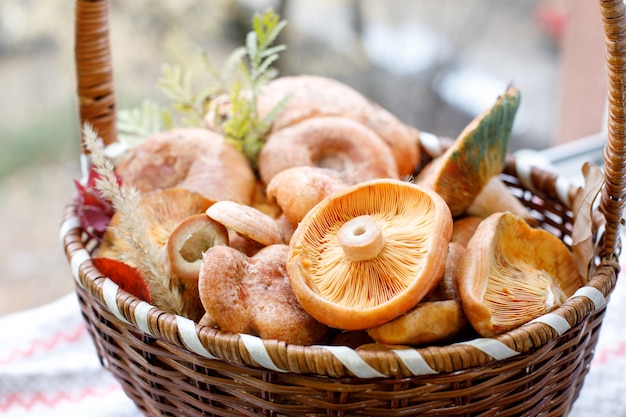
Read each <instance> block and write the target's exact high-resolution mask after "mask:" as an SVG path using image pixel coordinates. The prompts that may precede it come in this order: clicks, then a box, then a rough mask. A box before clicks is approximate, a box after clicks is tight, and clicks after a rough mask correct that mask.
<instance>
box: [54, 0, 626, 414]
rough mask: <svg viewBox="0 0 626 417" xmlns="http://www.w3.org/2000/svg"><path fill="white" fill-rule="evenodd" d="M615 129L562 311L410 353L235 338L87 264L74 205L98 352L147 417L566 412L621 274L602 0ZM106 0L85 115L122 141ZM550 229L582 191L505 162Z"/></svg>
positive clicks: (79, 46) (80, 39)
mask: <svg viewBox="0 0 626 417" xmlns="http://www.w3.org/2000/svg"><path fill="white" fill-rule="evenodd" d="M600 5H601V8H602V14H603V17H604V30H605V34H606V45H607V62H608V64H609V75H610V76H609V91H608V95H609V126H608V127H609V129H608V144H607V146H606V148H605V154H604V159H605V161H604V162H605V166H604V172H605V180H606V183H605V186H604V188H603V192H602V195H601V203H600V206H599V209H598V210H601V211H602V212H603V213H604V215H605V217H606V220H607V223H606V228H605V230H604V233H603V238H602V241H601V244H600V246H599V248H598V258H599V261H598V268H597V270H596V272H595V274H594V276H593V277H592V279H591V280H590V282H589V285H588V286H586V287H583V288H582V289H581V290H579V291H578V292H577V293H576V294H575V295H574V296H573V297H572V298H570V299H569V300H568V301H567V302H566V303H565V304H564V305H563V306H561V307H560V308H558V309H557V310H556V311H554V312H552V313H550V314H547V315H545V316H542V317H540V318H539V319H537V320H534V321H533V322H531V323H528V324H526V325H524V326H522V327H520V328H518V329H516V330H513V331H511V332H508V333H505V334H503V335H500V336H498V337H494V338H491V339H475V340H471V341H467V342H463V343H456V344H452V345H448V346H433V347H425V348H420V349H407V350H401V351H387V352H380V351H377V352H374V351H358V352H357V351H355V350H352V349H350V348H347V347H337V346H293V345H286V344H285V343H282V342H278V341H274V340H261V339H259V338H257V337H253V336H250V335H243V334H230V333H225V332H222V331H218V330H216V329H212V328H207V327H203V326H199V325H197V324H196V323H194V322H192V321H191V320H189V319H186V318H183V317H180V316H175V315H171V314H168V313H165V312H163V311H160V310H159V309H157V308H155V307H153V306H151V305H149V304H147V303H146V302H143V301H141V300H139V299H137V298H135V297H133V296H131V295H130V294H128V293H126V292H124V291H122V290H121V289H119V287H118V286H117V285H116V284H114V283H113V282H112V281H111V280H110V279H108V278H106V277H104V276H103V274H102V273H100V272H99V271H98V270H97V269H96V268H95V267H94V266H93V264H92V262H91V259H90V248H92V247H93V243H94V242H90V241H89V240H88V239H87V237H86V234H85V233H84V232H83V231H82V230H81V229H80V227H79V222H78V219H77V216H76V206H75V204H70V205H68V207H67V209H66V211H65V216H64V221H63V223H62V226H61V236H62V239H63V244H64V248H65V252H66V255H67V259H68V261H69V264H70V266H71V271H72V274H73V276H74V278H75V280H76V283H77V286H76V292H77V294H78V298H79V300H80V305H81V309H82V313H83V315H84V318H85V321H86V322H87V326H88V329H89V332H90V334H91V336H92V338H93V341H94V344H95V346H96V348H97V352H98V355H99V356H100V359H101V362H102V364H103V366H104V367H106V368H107V369H108V370H109V371H110V372H111V373H112V374H113V375H114V376H115V378H116V379H117V380H118V381H119V382H120V383H121V385H122V387H123V389H124V391H125V392H126V394H127V395H128V396H129V397H130V398H131V399H132V400H133V401H134V402H135V403H136V405H137V406H138V407H139V409H140V410H141V411H142V412H143V413H145V414H146V415H149V416H157V415H168V416H177V417H180V416H251V415H265V416H283V415H285V416H308V415H326V416H347V415H370V416H386V417H389V416H408V415H437V416H470V415H471V416H478V415H480V416H496V415H497V416H513V415H515V416H517V415H528V416H539V415H541V416H544V415H545V416H562V415H566V414H567V413H568V411H569V410H570V408H571V406H572V404H573V402H574V401H575V400H576V398H577V396H578V393H579V391H580V389H581V387H582V385H583V381H584V378H585V375H586V374H587V372H588V371H589V364H590V362H591V360H592V357H593V354H594V347H595V345H596V342H597V340H598V334H599V331H600V327H601V323H602V318H603V315H604V312H605V302H606V300H607V299H608V296H609V294H610V293H611V291H612V290H613V288H614V286H615V283H616V279H617V274H618V268H619V266H618V255H619V253H618V252H619V247H620V245H619V233H618V227H619V226H620V224H621V213H622V206H623V196H624V189H625V187H624V185H625V184H624V182H625V181H626V168H625V167H624V155H625V153H626V149H625V148H626V141H625V140H624V137H625V134H626V132H625V129H626V123H625V120H624V118H625V117H626V116H625V115H624V108H625V106H624V100H625V99H626V82H625V81H624V76H625V74H624V70H623V68H624V55H625V51H626V38H625V37H626V17H625V16H624V13H625V10H624V8H625V6H624V4H623V2H622V0H601V1H600ZM108 7H109V4H108V1H106V0H96V1H88V0H77V1H76V65H77V76H78V95H79V102H80V106H79V107H80V119H81V123H82V122H90V123H91V124H92V125H93V126H94V127H95V129H96V130H97V131H98V132H99V134H100V136H101V137H102V138H103V139H104V141H105V143H111V142H114V141H115V140H116V130H115V111H116V100H115V96H114V92H113V81H112V68H111V60H110V50H109V41H108ZM502 178H503V179H504V181H505V182H506V183H507V184H508V185H509V187H510V189H511V191H512V192H513V193H514V194H515V195H517V196H519V198H520V199H521V201H522V202H523V203H524V204H525V205H526V206H528V207H529V208H531V209H532V211H533V213H534V214H535V216H536V218H537V220H538V221H539V222H540V224H541V225H542V227H544V228H546V229H548V230H550V231H551V232H553V233H555V234H556V235H557V236H559V237H560V238H561V239H563V240H564V241H565V242H566V243H571V230H572V223H573V220H572V217H573V215H572V213H571V211H570V210H569V208H568V207H569V206H570V204H569V199H570V197H571V195H572V192H573V188H572V187H571V186H569V183H568V182H567V181H566V180H565V179H564V178H561V177H558V176H556V175H555V174H553V173H549V172H546V171H544V170H542V169H539V168H537V167H531V166H528V165H525V164H521V163H520V161H515V160H514V159H510V160H509V161H508V162H507V165H506V170H505V172H504V174H503V175H502Z"/></svg>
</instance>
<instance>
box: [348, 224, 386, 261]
mask: <svg viewBox="0 0 626 417" xmlns="http://www.w3.org/2000/svg"><path fill="white" fill-rule="evenodd" d="M337 239H338V240H339V244H340V245H341V247H342V249H343V251H344V252H345V254H346V255H347V256H348V257H349V258H350V259H352V260H353V261H355V262H360V261H367V260H370V259H374V258H375V257H377V256H378V254H379V253H380V252H381V251H382V250H383V248H384V247H385V237H384V236H383V233H382V230H381V229H380V226H379V225H378V223H376V220H374V218H373V217H372V216H370V215H363V216H358V217H355V218H353V219H350V220H348V221H347V222H345V223H344V225H343V226H341V229H340V230H339V234H338V235H337Z"/></svg>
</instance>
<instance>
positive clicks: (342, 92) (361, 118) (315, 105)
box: [205, 75, 420, 176]
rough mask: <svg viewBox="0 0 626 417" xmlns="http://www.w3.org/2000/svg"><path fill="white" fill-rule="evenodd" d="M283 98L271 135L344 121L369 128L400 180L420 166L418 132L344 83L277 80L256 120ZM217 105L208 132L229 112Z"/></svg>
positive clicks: (268, 89)
mask: <svg viewBox="0 0 626 417" xmlns="http://www.w3.org/2000/svg"><path fill="white" fill-rule="evenodd" d="M285 97H289V99H288V102H287V105H286V107H285V109H284V110H283V111H282V112H280V113H279V114H278V116H277V118H276V119H275V120H274V123H273V125H272V132H276V131H279V130H281V129H284V128H286V127H289V126H293V125H295V124H297V123H300V122H302V121H303V120H305V119H310V118H315V117H325V116H337V117H343V118H346V119H351V120H354V121H356V122H359V123H361V124H362V125H364V126H366V127H368V128H369V129H371V130H373V131H374V132H375V133H376V134H377V135H378V136H380V138H382V140H383V141H384V142H385V143H387V145H388V146H389V147H390V148H391V151H392V153H393V155H394V158H395V160H396V164H397V167H398V172H399V174H400V176H405V175H410V174H412V173H413V171H414V170H415V167H416V165H417V164H418V163H419V159H420V148H419V132H418V131H417V130H416V129H415V128H413V127H411V126H409V125H407V124H405V123H403V122H401V121H400V120H399V119H398V118H397V117H396V116H394V115H393V114H392V113H391V112H389V111H387V110H386V109H384V108H382V107H381V106H379V105H377V104H375V103H373V102H372V101H370V100H369V99H368V98H366V97H365V96H364V95H363V94H361V93H359V92H358V91H357V90H355V89H353V88H352V87H350V86H348V85H346V84H344V83H341V82H339V81H337V80H334V79H331V78H326V77H320V76H316V75H294V76H286V77H279V78H276V79H274V80H272V81H270V82H269V83H267V84H266V85H265V86H264V87H263V89H262V90H261V93H260V94H259V96H258V98H257V104H258V113H259V117H260V118H263V117H265V116H267V115H268V114H269V113H270V112H271V111H272V110H273V109H274V108H275V106H276V105H278V104H279V103H280V102H281V101H282V100H283V99H285ZM218 103H219V104H218V105H217V106H216V107H215V108H214V109H213V110H212V111H210V112H209V114H208V115H207V117H206V118H205V121H206V123H207V125H208V126H209V128H212V127H213V125H214V122H213V120H214V118H215V112H218V113H224V112H226V113H227V112H228V110H227V108H228V104H227V103H224V102H223V101H222V102H219V101H218Z"/></svg>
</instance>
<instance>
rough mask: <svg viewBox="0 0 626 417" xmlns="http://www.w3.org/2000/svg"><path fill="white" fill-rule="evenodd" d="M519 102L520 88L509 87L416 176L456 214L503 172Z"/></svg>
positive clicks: (462, 210) (461, 211)
mask: <svg viewBox="0 0 626 417" xmlns="http://www.w3.org/2000/svg"><path fill="white" fill-rule="evenodd" d="M519 102H520V94H519V91H518V90H517V89H516V88H514V87H509V88H508V89H507V90H506V91H505V93H504V94H502V95H500V96H499V97H498V99H497V100H496V102H495V103H494V104H493V106H492V107H491V108H490V109H488V110H487V111H485V112H484V113H482V114H481V115H479V116H478V117H476V118H475V119H474V120H472V122H470V123H469V124H468V125H467V126H466V127H465V129H463V131H462V132H461V134H460V135H459V137H458V138H457V139H456V140H455V141H454V142H453V143H452V146H451V147H450V148H448V149H447V150H446V151H445V152H444V153H443V155H441V156H438V157H437V158H435V159H433V160H432V161H431V162H430V163H429V164H428V165H426V166H425V167H424V169H423V170H422V171H421V172H420V173H419V175H418V176H417V177H416V178H415V182H416V183H417V184H420V185H422V186H425V187H429V188H432V189H433V190H435V191H436V192H437V193H439V194H440V195H441V196H442V197H443V199H444V200H446V202H447V203H448V205H449V206H450V211H451V212H452V215H453V216H455V217H456V216H458V215H460V214H463V213H464V212H465V210H467V208H468V207H469V206H470V204H472V202H473V201H474V199H475V198H476V196H477V195H478V194H479V193H480V191H481V190H482V188H483V187H484V186H485V184H487V182H488V181H489V180H490V179H491V178H492V177H493V176H495V175H498V174H500V173H501V172H502V169H503V168H504V164H505V162H506V155H507V152H508V144H509V137H510V135H511V130H512V127H513V121H514V119H515V114H516V113H517V108H518V107H519Z"/></svg>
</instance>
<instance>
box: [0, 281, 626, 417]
mask: <svg viewBox="0 0 626 417" xmlns="http://www.w3.org/2000/svg"><path fill="white" fill-rule="evenodd" d="M624 317H626V282H623V281H619V282H618V284H617V287H616V289H615V291H614V293H613V295H612V298H611V301H610V302H609V304H608V310H607V315H606V317H605V319H604V322H603V327H602V331H601V334H600V340H599V342H598V347H597V352H596V354H595V357H594V360H593V362H592V366H591V371H590V373H589V375H588V376H587V378H586V379H585V385H584V387H583V390H582V392H581V394H580V397H579V398H578V400H577V401H576V403H575V404H574V407H573V410H572V412H571V413H570V417H587V416H591V415H594V416H595V415H598V416H613V417H626V377H625V376H624V375H626V331H625V330H626V327H625V324H624V320H623V318H624ZM0 415H1V416H4V417H40V416H47V417H57V416H58V417H74V416H76V417H84V416H89V417H139V416H141V415H142V414H141V413H140V412H139V410H138V409H137V407H136V406H135V405H134V403H133V402H132V401H131V400H130V399H128V397H126V395H125V394H124V392H123V391H122V389H121V387H120V385H119V384H118V383H117V381H116V380H115V379H114V378H113V377H112V376H111V375H110V374H109V373H108V371H106V370H105V369H104V368H102V366H101V365H100V362H99V361H98V357H97V355H96V351H95V348H94V347H93V344H92V341H91V338H90V337H89V334H88V333H87V330H86V328H85V324H84V322H83V319H82V317H81V313H80V310H79V307H78V302H77V300H76V296H75V295H74V294H68V295H66V296H64V297H62V298H60V299H58V300H57V301H55V302H53V303H50V304H47V305H44V306H41V307H38V308H35V309H31V310H26V311H23V312H19V313H15V314H11V315H7V316H4V317H2V318H0Z"/></svg>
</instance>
